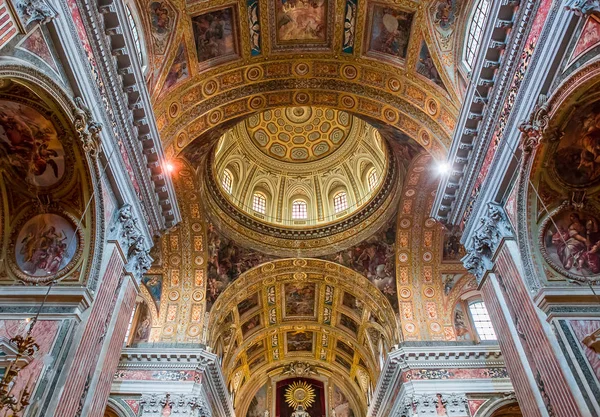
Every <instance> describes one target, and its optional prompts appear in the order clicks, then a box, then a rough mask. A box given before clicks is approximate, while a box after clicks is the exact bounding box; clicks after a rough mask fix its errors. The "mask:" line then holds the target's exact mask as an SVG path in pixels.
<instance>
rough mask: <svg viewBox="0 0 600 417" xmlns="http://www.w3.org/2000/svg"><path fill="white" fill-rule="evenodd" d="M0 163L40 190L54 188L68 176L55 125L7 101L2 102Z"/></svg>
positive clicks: (25, 107) (38, 114)
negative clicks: (65, 174)
mask: <svg viewBox="0 0 600 417" xmlns="http://www.w3.org/2000/svg"><path fill="white" fill-rule="evenodd" d="M0 162H2V163H3V164H6V165H7V166H8V167H10V168H12V170H13V171H14V172H15V174H16V177H17V178H23V179H25V181H27V182H28V183H29V184H31V185H35V186H38V187H50V186H52V185H55V184H56V183H58V182H59V181H60V179H61V178H62V177H63V175H64V173H65V151H64V149H63V146H62V145H61V143H60V141H59V140H58V134H57V132H56V129H55V128H54V125H53V124H52V122H51V121H50V120H48V119H47V118H46V117H44V116H42V115H41V114H40V113H39V112H38V111H37V110H34V109H33V108H31V107H29V106H26V105H24V104H19V103H15V102H12V101H6V100H0Z"/></svg>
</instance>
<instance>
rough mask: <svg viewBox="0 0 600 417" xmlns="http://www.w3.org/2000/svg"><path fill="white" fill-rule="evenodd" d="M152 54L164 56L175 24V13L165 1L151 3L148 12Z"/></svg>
mask: <svg viewBox="0 0 600 417" xmlns="http://www.w3.org/2000/svg"><path fill="white" fill-rule="evenodd" d="M148 13H149V15H150V27H151V33H152V39H153V41H154V53H155V54H157V55H164V53H165V51H166V49H167V44H168V43H169V36H170V35H171V33H172V29H173V23H174V22H175V11H174V10H173V8H172V7H171V5H170V4H169V2H167V1H153V2H151V3H150V7H149V10H148Z"/></svg>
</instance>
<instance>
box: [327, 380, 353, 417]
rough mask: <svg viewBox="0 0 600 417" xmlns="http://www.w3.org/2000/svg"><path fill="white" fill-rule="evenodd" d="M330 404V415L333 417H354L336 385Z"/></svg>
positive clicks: (346, 400)
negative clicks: (331, 410)
mask: <svg viewBox="0 0 600 417" xmlns="http://www.w3.org/2000/svg"><path fill="white" fill-rule="evenodd" d="M331 403H332V404H331V405H332V409H333V411H334V412H333V413H331V415H333V416H335V417H354V412H353V411H352V408H351V407H350V403H349V402H348V399H347V398H346V396H345V395H344V393H343V392H342V390H341V389H340V388H339V387H338V386H337V385H334V387H333V401H331Z"/></svg>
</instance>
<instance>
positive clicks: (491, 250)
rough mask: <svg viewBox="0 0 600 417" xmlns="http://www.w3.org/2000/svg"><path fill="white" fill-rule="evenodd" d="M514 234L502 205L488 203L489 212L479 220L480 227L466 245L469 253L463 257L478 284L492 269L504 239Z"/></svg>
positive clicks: (465, 264)
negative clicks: (494, 258)
mask: <svg viewBox="0 0 600 417" xmlns="http://www.w3.org/2000/svg"><path fill="white" fill-rule="evenodd" d="M512 236H513V231H512V227H511V226H510V223H509V221H508V218H507V217H506V213H505V212H504V209H503V208H502V206H500V205H498V204H496V203H488V205H487V214H486V215H485V216H484V217H483V218H482V219H480V220H479V227H478V228H477V230H476V231H475V233H474V234H473V237H472V238H471V240H470V242H469V245H467V246H466V249H467V255H466V256H465V257H464V258H462V262H463V265H464V266H465V268H466V269H467V270H468V271H469V272H470V273H472V274H473V275H475V277H476V278H477V283H478V284H481V281H482V279H483V277H484V275H485V273H486V272H487V271H489V270H491V269H492V267H493V261H492V259H493V257H494V255H495V253H496V250H497V249H498V247H499V245H500V242H501V241H502V239H503V238H507V237H512Z"/></svg>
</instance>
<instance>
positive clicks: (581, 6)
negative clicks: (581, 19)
mask: <svg viewBox="0 0 600 417" xmlns="http://www.w3.org/2000/svg"><path fill="white" fill-rule="evenodd" d="M565 8H566V9H567V10H570V11H572V12H573V13H575V14H576V15H577V16H588V15H590V14H592V13H600V0H568V1H567V5H566V6H565Z"/></svg>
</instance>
